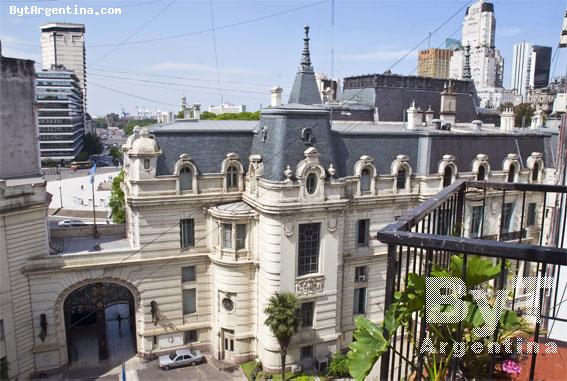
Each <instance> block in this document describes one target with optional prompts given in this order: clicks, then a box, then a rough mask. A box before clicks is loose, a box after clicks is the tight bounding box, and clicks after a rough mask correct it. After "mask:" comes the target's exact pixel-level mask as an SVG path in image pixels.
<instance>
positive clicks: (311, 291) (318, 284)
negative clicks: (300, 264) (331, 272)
mask: <svg viewBox="0 0 567 381" xmlns="http://www.w3.org/2000/svg"><path fill="white" fill-rule="evenodd" d="M324 286H325V277H324V276H323V275H318V276H312V277H309V278H301V279H296V280H295V294H296V295H297V296H310V295H317V294H322V293H323V288H324Z"/></svg>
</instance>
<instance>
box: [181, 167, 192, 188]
mask: <svg viewBox="0 0 567 381" xmlns="http://www.w3.org/2000/svg"><path fill="white" fill-rule="evenodd" d="M179 189H180V190H191V189H193V172H192V171H191V168H189V167H183V168H181V170H180V171H179Z"/></svg>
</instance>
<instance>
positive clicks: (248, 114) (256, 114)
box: [201, 111, 260, 120]
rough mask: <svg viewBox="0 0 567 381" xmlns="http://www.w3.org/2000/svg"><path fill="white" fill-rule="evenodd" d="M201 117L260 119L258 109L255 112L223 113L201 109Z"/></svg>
mask: <svg viewBox="0 0 567 381" xmlns="http://www.w3.org/2000/svg"><path fill="white" fill-rule="evenodd" d="M201 119H205V120H206V119H209V120H260V111H256V112H248V111H245V112H239V113H225V114H219V115H217V114H214V113H212V112H208V111H203V112H202V113H201Z"/></svg>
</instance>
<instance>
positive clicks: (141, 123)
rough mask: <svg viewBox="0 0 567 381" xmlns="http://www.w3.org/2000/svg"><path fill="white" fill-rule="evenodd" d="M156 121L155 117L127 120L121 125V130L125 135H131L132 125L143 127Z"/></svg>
mask: <svg viewBox="0 0 567 381" xmlns="http://www.w3.org/2000/svg"><path fill="white" fill-rule="evenodd" d="M156 123H157V120H156V119H142V120H137V119H136V120H129V121H127V122H126V123H125V124H124V125H123V126H122V131H124V133H125V134H126V135H132V133H133V132H134V127H136V126H140V127H144V126H149V125H152V124H156Z"/></svg>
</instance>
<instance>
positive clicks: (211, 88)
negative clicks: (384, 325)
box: [90, 73, 268, 96]
mask: <svg viewBox="0 0 567 381" xmlns="http://www.w3.org/2000/svg"><path fill="white" fill-rule="evenodd" d="M90 75H92V76H96V77H101V78H112V79H120V80H126V81H135V82H142V83H155V84H160V85H161V84H163V85H169V86H176V87H184V88H185V87H192V88H196V89H205V90H215V89H217V88H216V87H210V86H199V85H186V84H181V83H174V82H164V81H152V80H151V79H140V78H125V77H120V76H114V75H108V74H96V73H94V74H93V73H91V74H90ZM222 90H226V91H231V92H238V93H245V94H257V95H266V96H267V95H268V93H267V92H266V91H254V90H240V89H233V88H222Z"/></svg>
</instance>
